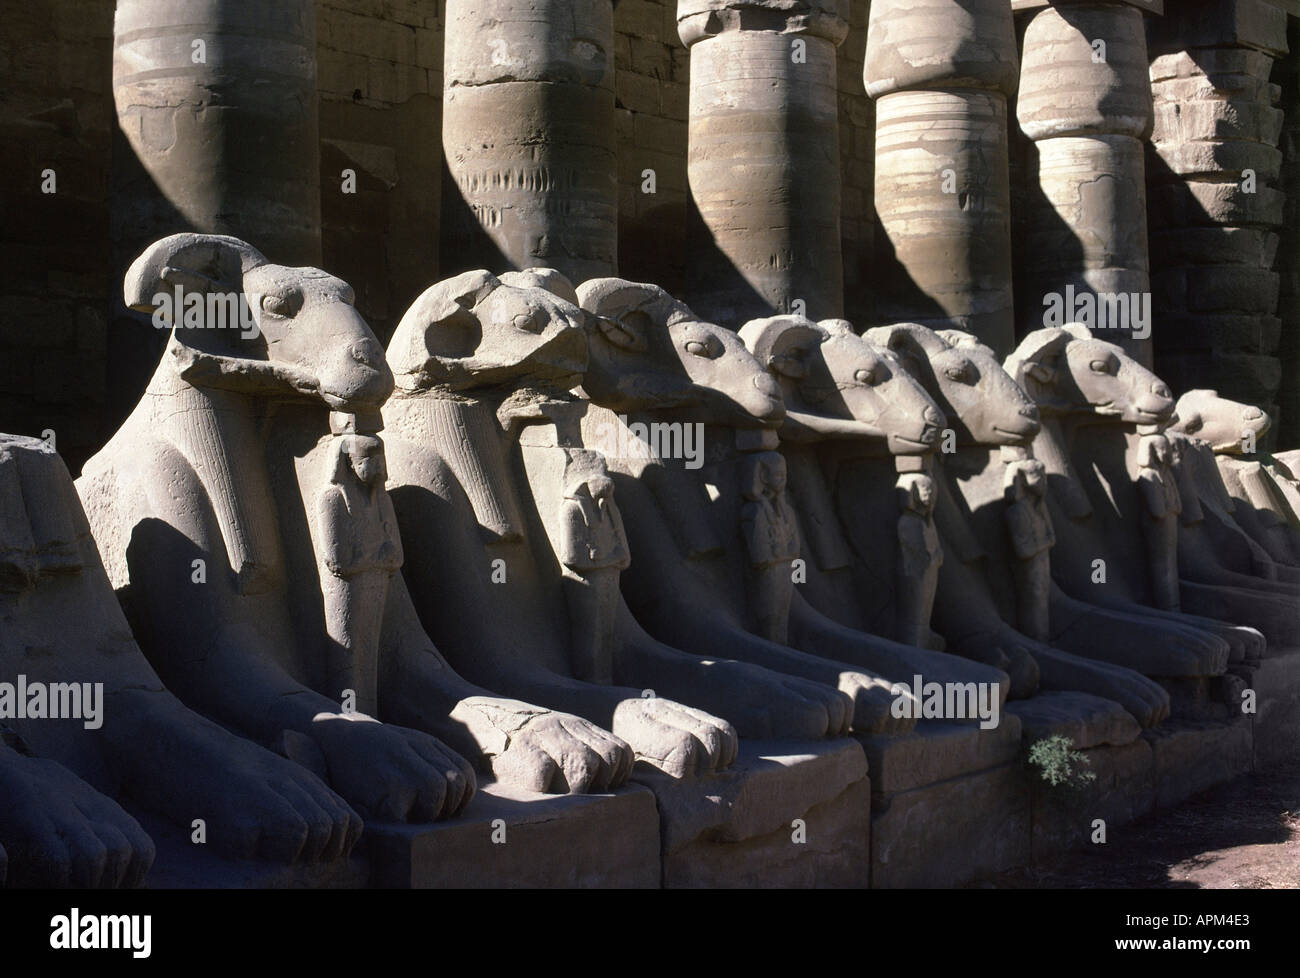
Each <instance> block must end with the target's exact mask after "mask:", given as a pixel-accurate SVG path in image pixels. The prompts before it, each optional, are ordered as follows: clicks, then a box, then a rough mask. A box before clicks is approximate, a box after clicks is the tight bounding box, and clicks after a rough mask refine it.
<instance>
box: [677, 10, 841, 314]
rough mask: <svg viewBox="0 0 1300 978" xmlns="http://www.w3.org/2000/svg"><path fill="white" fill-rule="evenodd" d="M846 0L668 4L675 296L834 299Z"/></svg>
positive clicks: (734, 308)
mask: <svg viewBox="0 0 1300 978" xmlns="http://www.w3.org/2000/svg"><path fill="white" fill-rule="evenodd" d="M847 8H848V4H847V3H846V2H844V0H820V2H817V3H800V4H796V5H794V6H791V5H789V4H786V3H782V2H768V3H765V2H759V0H737V2H725V0H709V2H693V0H683V2H682V3H680V4H679V5H678V14H677V16H678V26H679V30H680V33H681V37H682V40H683V42H684V43H686V44H687V45H688V46H689V48H690V52H691V72H690V75H691V116H690V134H689V158H688V159H689V177H690V187H691V198H692V201H693V204H694V214H693V216H692V225H691V227H690V229H689V230H690V237H689V239H688V245H689V248H690V254H691V258H690V261H689V262H688V265H687V283H686V297H687V299H688V300H689V301H690V303H691V305H692V306H693V307H694V308H695V309H696V311H697V312H698V313H699V314H700V315H702V316H705V317H707V318H709V319H712V320H715V321H717V322H721V323H729V324H730V323H735V324H738V323H740V322H742V321H744V320H746V319H750V318H753V317H755V316H764V315H771V314H773V313H777V312H790V311H791V310H792V309H793V310H794V311H797V312H802V313H806V314H808V315H811V316H816V317H823V316H839V315H841V314H842V312H843V304H844V299H843V280H842V259H841V255H840V169H839V168H840V152H839V145H838V138H839V132H838V125H837V122H836V113H837V107H838V103H837V98H836V82H837V76H836V55H835V48H836V46H837V45H838V44H839V43H840V42H841V41H842V40H843V39H844V36H845V34H846V33H847V31H848V21H847V13H848V11H847ZM695 215H698V219H696V217H695ZM795 303H802V305H795Z"/></svg>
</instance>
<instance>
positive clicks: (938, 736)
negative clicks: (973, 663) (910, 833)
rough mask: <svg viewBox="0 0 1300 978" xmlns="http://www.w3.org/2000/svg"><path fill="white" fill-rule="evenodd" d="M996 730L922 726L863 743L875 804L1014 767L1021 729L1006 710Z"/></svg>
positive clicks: (963, 725) (954, 725)
mask: <svg viewBox="0 0 1300 978" xmlns="http://www.w3.org/2000/svg"><path fill="white" fill-rule="evenodd" d="M1001 719H1002V722H1001V723H999V724H998V726H997V727H995V728H993V729H992V730H981V729H980V728H979V727H978V726H976V725H974V724H967V723H939V722H936V723H923V724H919V725H918V726H917V728H916V729H915V730H914V731H912V732H911V733H907V734H901V735H897V736H892V737H888V736H879V735H876V736H870V737H859V740H860V741H861V743H862V747H863V749H864V750H865V751H866V752H867V759H868V761H869V763H870V764H871V790H872V791H873V792H874V793H875V795H876V797H877V799H879V800H881V801H888V799H890V798H892V797H893V796H895V795H898V794H902V793H904V792H909V791H915V790H917V789H921V788H926V787H929V786H931V785H935V784H939V783H940V782H945V781H951V780H953V779H956V778H962V777H968V776H970V775H971V774H972V773H974V772H983V771H987V770H989V769H990V768H995V767H998V766H999V765H1002V764H1008V763H1010V762H1011V761H1012V760H1013V759H1014V758H1015V757H1016V755H1017V754H1018V753H1019V751H1020V740H1021V730H1022V728H1021V724H1020V719H1019V717H1018V716H1016V715H1015V713H1014V712H1013V711H1010V710H1008V711H1007V712H1006V713H1004V714H1003V716H1002V718H1001Z"/></svg>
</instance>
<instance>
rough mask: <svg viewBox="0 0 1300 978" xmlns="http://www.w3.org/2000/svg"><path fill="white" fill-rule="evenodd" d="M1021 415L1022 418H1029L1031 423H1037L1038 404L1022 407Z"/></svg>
mask: <svg viewBox="0 0 1300 978" xmlns="http://www.w3.org/2000/svg"><path fill="white" fill-rule="evenodd" d="M1019 414H1020V416H1021V417H1022V418H1028V419H1029V420H1030V421H1037V420H1038V405H1037V404H1027V405H1025V406H1024V407H1022V408H1021V409H1020V411H1019Z"/></svg>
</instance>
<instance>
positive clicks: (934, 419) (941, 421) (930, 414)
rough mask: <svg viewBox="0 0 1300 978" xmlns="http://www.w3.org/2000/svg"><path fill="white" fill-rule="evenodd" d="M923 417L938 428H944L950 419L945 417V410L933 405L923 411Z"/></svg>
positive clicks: (926, 421)
mask: <svg viewBox="0 0 1300 978" xmlns="http://www.w3.org/2000/svg"><path fill="white" fill-rule="evenodd" d="M921 417H922V418H924V419H925V423H926V424H930V425H934V426H935V427H936V428H942V427H943V426H944V425H946V424H947V423H948V419H947V418H945V417H944V415H943V412H942V411H940V410H939V409H938V408H937V407H934V406H933V405H930V406H928V407H926V409H925V410H924V411H922V412H921Z"/></svg>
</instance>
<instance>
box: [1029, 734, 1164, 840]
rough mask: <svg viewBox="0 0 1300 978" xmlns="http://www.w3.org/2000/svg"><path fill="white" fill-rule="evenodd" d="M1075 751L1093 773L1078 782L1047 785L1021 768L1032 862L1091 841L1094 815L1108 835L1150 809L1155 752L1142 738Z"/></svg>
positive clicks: (1041, 779) (1154, 794) (1153, 787)
mask: <svg viewBox="0 0 1300 978" xmlns="http://www.w3.org/2000/svg"><path fill="white" fill-rule="evenodd" d="M1080 753H1082V754H1083V756H1084V757H1086V758H1087V760H1088V763H1087V767H1086V770H1087V771H1090V772H1091V773H1092V774H1094V775H1096V777H1095V779H1094V780H1092V781H1089V782H1086V783H1081V784H1078V785H1077V786H1074V785H1065V784H1060V785H1052V784H1049V783H1048V782H1047V781H1045V780H1043V778H1042V776H1041V775H1040V774H1039V773H1038V772H1037V771H1036V770H1033V769H1028V770H1025V769H1022V772H1023V775H1024V778H1025V781H1026V786H1027V790H1028V792H1029V796H1030V804H1031V806H1032V832H1033V835H1032V841H1031V845H1032V850H1033V859H1034V861H1035V862H1040V861H1043V860H1048V859H1051V858H1053V857H1055V856H1058V855H1060V854H1061V853H1063V852H1065V851H1067V850H1069V849H1079V848H1082V847H1083V846H1085V845H1090V844H1093V840H1094V837H1095V833H1096V831H1097V829H1098V825H1097V820H1098V819H1101V820H1102V821H1103V822H1105V830H1106V832H1107V833H1109V832H1111V831H1112V830H1113V829H1115V828H1116V827H1118V826H1120V825H1124V824H1125V823H1128V822H1131V821H1133V820H1134V819H1136V818H1140V817H1141V816H1143V815H1146V814H1149V813H1150V812H1151V811H1152V810H1154V808H1155V804H1156V780H1155V755H1154V752H1153V751H1152V749H1151V744H1150V743H1149V742H1148V741H1147V740H1145V739H1143V738H1141V737H1139V738H1138V739H1137V740H1134V741H1132V742H1131V743H1128V744H1125V745H1123V746H1122V747H1094V748H1092V749H1091V750H1084V751H1081V752H1080Z"/></svg>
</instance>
